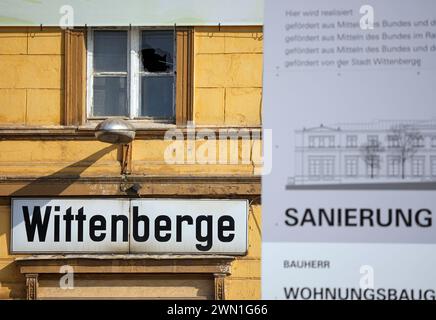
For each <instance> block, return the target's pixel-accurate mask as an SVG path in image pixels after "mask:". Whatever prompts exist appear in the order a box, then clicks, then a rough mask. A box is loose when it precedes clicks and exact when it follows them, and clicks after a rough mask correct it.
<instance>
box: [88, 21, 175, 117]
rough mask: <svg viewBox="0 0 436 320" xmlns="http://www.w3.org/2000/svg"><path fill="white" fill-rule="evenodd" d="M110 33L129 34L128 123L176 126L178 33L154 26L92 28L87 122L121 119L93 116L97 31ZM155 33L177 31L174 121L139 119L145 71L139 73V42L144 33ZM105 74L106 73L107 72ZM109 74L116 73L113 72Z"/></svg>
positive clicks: (89, 33) (89, 43)
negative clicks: (148, 31) (95, 35)
mask: <svg viewBox="0 0 436 320" xmlns="http://www.w3.org/2000/svg"><path fill="white" fill-rule="evenodd" d="M100 30H103V31H104V30H107V31H111V30H113V31H126V32H127V55H126V58H127V107H128V110H129V115H128V116H125V117H123V118H124V119H126V120H135V121H136V120H139V121H142V122H145V121H148V122H153V123H168V124H175V120H176V119H175V117H176V82H177V79H176V70H177V65H176V62H177V46H176V44H177V39H176V32H175V30H174V29H172V28H165V27H162V28H152V27H131V28H128V27H127V28H126V27H89V28H88V29H87V53H86V55H87V63H86V74H87V95H86V97H87V99H86V100H87V101H86V115H87V120H90V121H93V120H102V119H107V118H119V117H120V116H104V117H102V116H94V115H93V111H94V110H93V105H94V90H93V89H94V31H100ZM143 30H155V31H173V32H174V37H173V38H174V39H173V41H174V52H173V74H174V82H173V118H171V119H160V118H153V117H146V116H140V109H141V101H140V99H141V85H140V77H141V75H142V74H143V73H144V72H141V71H140V52H139V48H140V42H141V31H143ZM105 74H106V73H105ZM110 74H114V75H115V74H116V72H111V73H110Z"/></svg>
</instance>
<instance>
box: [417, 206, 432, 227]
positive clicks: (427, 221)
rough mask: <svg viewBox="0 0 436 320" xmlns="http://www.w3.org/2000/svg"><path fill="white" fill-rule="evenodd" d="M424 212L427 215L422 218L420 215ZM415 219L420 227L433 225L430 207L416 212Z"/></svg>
mask: <svg viewBox="0 0 436 320" xmlns="http://www.w3.org/2000/svg"><path fill="white" fill-rule="evenodd" d="M422 213H423V214H425V215H426V217H424V218H423V219H422V220H421V219H420V217H421V214H422ZM415 221H416V224H417V225H418V226H420V227H423V228H428V227H431V225H432V216H431V210H429V209H421V210H419V211H418V212H417V213H416V215H415Z"/></svg>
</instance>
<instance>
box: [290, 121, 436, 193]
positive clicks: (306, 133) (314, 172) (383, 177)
mask: <svg viewBox="0 0 436 320" xmlns="http://www.w3.org/2000/svg"><path fill="white" fill-rule="evenodd" d="M295 139H296V140H295V175H294V176H293V177H290V178H289V181H288V184H290V185H293V184H297V185H298V184H336V183H379V182H393V183H400V182H426V181H436V119H432V120H422V121H416V120H415V121H391V120H379V121H374V122H367V123H338V124H334V125H328V126H326V125H320V126H318V127H313V128H303V129H301V130H296V131H295Z"/></svg>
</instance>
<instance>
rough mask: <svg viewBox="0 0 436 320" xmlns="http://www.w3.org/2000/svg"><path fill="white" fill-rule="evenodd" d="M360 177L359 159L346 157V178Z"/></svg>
mask: <svg viewBox="0 0 436 320" xmlns="http://www.w3.org/2000/svg"><path fill="white" fill-rule="evenodd" d="M358 175H359V157H357V156H351V157H348V156H347V157H345V176H346V177H357V176H358Z"/></svg>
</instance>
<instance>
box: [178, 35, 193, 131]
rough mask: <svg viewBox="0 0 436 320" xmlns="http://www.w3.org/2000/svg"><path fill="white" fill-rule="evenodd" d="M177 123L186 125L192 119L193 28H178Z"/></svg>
mask: <svg viewBox="0 0 436 320" xmlns="http://www.w3.org/2000/svg"><path fill="white" fill-rule="evenodd" d="M176 42H177V44H176V48H177V61H176V66H177V71H176V124H177V125H186V124H187V123H188V121H191V120H192V109H193V87H194V86H193V78H194V76H193V74H194V48H193V47H194V46H193V30H192V28H187V27H184V28H177V29H176Z"/></svg>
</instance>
